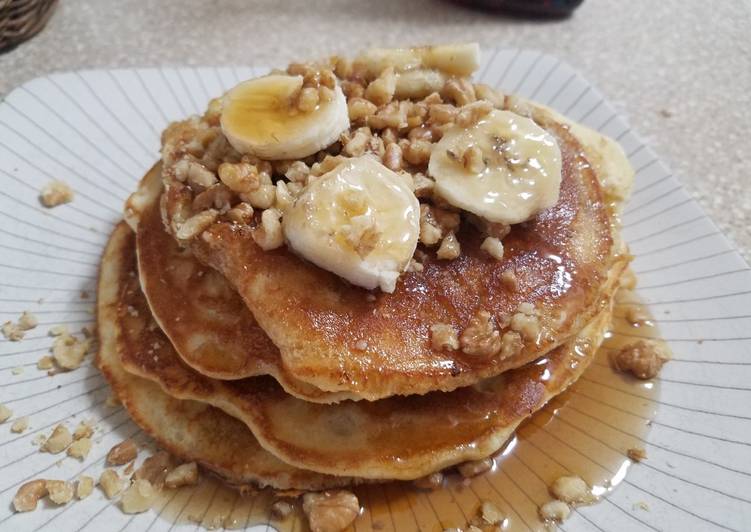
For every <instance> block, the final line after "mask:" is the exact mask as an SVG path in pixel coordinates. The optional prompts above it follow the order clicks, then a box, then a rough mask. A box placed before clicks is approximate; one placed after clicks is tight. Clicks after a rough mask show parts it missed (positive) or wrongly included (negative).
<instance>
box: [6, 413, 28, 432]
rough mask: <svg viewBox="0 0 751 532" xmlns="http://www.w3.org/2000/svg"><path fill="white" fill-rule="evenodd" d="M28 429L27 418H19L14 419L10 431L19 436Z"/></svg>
mask: <svg viewBox="0 0 751 532" xmlns="http://www.w3.org/2000/svg"><path fill="white" fill-rule="evenodd" d="M28 428H29V417H28V416H24V417H19V418H18V419H16V420H15V421H14V422H13V424H12V425H11V426H10V431H11V432H15V433H16V434H20V433H22V432H25V431H26V429H28Z"/></svg>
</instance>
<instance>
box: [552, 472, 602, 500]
mask: <svg viewBox="0 0 751 532" xmlns="http://www.w3.org/2000/svg"><path fill="white" fill-rule="evenodd" d="M550 493H551V494H552V495H553V496H554V497H555V498H557V499H558V500H560V501H563V502H565V503H566V504H591V503H593V502H595V501H596V500H597V497H596V496H595V495H594V494H593V493H592V490H591V488H590V487H589V486H588V485H587V483H586V482H584V480H583V479H582V478H581V477H574V476H564V477H559V478H557V479H556V480H555V482H553V484H552V485H551V486H550Z"/></svg>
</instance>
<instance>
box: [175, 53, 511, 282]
mask: <svg viewBox="0 0 751 532" xmlns="http://www.w3.org/2000/svg"><path fill="white" fill-rule="evenodd" d="M286 73H287V74H290V75H300V76H302V78H303V84H302V87H301V88H300V89H299V90H298V91H297V92H296V93H295V94H294V96H293V97H292V99H291V102H290V113H291V114H296V113H305V112H310V111H312V110H314V109H315V108H316V107H317V106H319V105H320V104H321V102H326V101H330V100H331V99H332V98H333V96H334V89H335V87H336V86H337V85H338V86H339V87H341V90H342V92H343V93H344V95H345V99H346V104H347V113H348V117H349V122H350V124H349V128H348V129H346V130H345V131H344V133H343V134H342V135H341V136H340V138H339V140H338V141H337V142H334V143H333V144H332V145H330V146H328V147H326V148H325V149H322V150H320V151H319V152H317V153H315V154H313V155H310V156H308V157H305V158H302V159H301V160H281V161H267V160H263V159H261V158H258V157H255V156H252V155H247V154H246V155H243V154H241V153H239V152H238V151H237V150H236V149H235V148H234V147H233V146H232V145H231V144H230V143H229V141H228V140H227V138H226V136H225V135H224V133H223V131H222V129H221V126H220V123H219V122H220V116H221V113H222V99H221V98H216V99H214V100H212V101H211V102H210V103H209V105H208V108H207V110H206V112H205V113H204V114H203V115H202V116H197V117H191V118H188V119H186V120H183V121H181V122H175V123H172V124H170V125H169V126H168V128H167V129H166V130H165V132H164V134H163V135H162V150H161V151H162V162H163V171H162V172H163V177H164V179H165V180H166V182H168V185H169V186H171V185H170V184H174V186H176V187H177V188H178V190H179V192H180V194H179V196H180V199H179V200H177V203H178V204H179V205H178V206H176V207H175V208H174V209H171V212H170V220H169V224H168V225H169V228H170V230H171V231H172V232H173V233H174V234H175V235H176V236H177V238H178V239H179V240H181V241H184V242H185V241H190V240H191V239H193V238H195V237H197V236H199V235H201V234H202V233H203V232H204V231H205V230H206V229H208V228H209V227H210V226H211V225H212V224H215V223H222V222H227V223H232V224H235V225H240V226H250V227H251V230H252V235H253V238H254V240H255V241H256V243H258V245H259V246H260V247H261V248H262V249H264V250H273V249H277V248H279V247H281V246H283V245H284V238H283V234H282V229H281V227H282V224H281V221H282V219H283V217H284V214H285V211H287V209H288V208H289V206H290V205H291V204H293V202H294V201H295V198H296V196H297V195H298V194H299V193H300V192H301V190H302V188H303V187H304V186H307V185H308V184H310V183H311V182H313V181H314V180H315V179H316V178H318V177H320V176H321V175H323V174H325V173H326V172H328V171H330V170H332V169H333V168H334V167H336V166H337V165H338V164H339V163H341V162H342V161H343V160H345V159H346V158H347V157H358V156H361V155H364V154H370V155H372V156H374V157H376V158H378V159H379V160H380V161H381V162H382V163H383V164H384V166H386V167H387V168H389V169H390V170H392V171H394V172H397V173H400V175H402V176H404V178H405V181H406V182H407V183H408V184H409V187H410V188H411V189H412V190H413V191H414V194H415V196H416V197H417V198H418V200H419V201H420V204H421V217H420V218H421V219H420V238H419V241H420V243H422V244H423V245H425V246H428V247H435V249H434V250H433V251H434V252H435V253H436V255H437V256H438V258H439V259H441V260H456V259H457V258H459V257H460V256H461V254H462V243H461V242H460V238H459V236H458V235H460V234H461V233H460V231H459V229H460V227H459V226H460V224H462V223H463V221H464V220H465V219H469V218H471V216H470V215H469V214H468V213H466V212H464V211H461V210H459V209H457V210H456V211H450V214H451V217H452V218H453V220H451V221H450V223H448V224H447V223H445V222H444V221H442V220H440V219H439V215H437V214H436V212H435V211H436V210H437V209H439V208H443V207H444V206H445V205H444V204H443V203H442V202H441V199H440V198H438V197H437V196H434V194H433V192H434V181H433V179H431V178H430V176H428V175H426V174H427V173H428V168H427V166H428V162H429V160H430V156H431V153H432V151H433V148H434V146H435V143H436V142H438V141H440V139H441V138H442V136H443V134H444V132H445V131H446V130H447V129H448V128H451V127H453V126H454V125H459V126H460V127H471V126H473V125H474V124H476V123H477V122H478V121H480V120H482V119H483V117H485V116H486V115H487V114H488V113H489V112H491V111H492V110H493V109H496V108H498V109H500V108H503V107H504V95H503V94H502V93H500V92H498V91H496V90H495V89H493V88H491V87H489V86H487V85H482V84H475V83H473V82H472V81H471V80H470V79H469V78H464V77H454V76H449V75H447V74H446V73H445V72H442V71H440V70H431V69H429V68H427V67H425V66H423V67H421V68H416V69H411V70H407V71H401V70H400V69H399V68H398V65H393V64H388V62H382V64H381V63H379V64H378V66H377V67H376V66H374V65H373V64H371V63H367V62H366V63H361V62H358V61H354V62H352V61H350V60H347V59H344V58H341V57H332V58H330V59H329V60H326V61H320V62H314V63H293V64H290V65H289V66H288V68H287V69H286ZM456 157H457V160H458V161H459V163H460V164H462V165H463V166H464V167H465V168H467V170H469V171H470V172H474V173H481V172H482V171H483V170H484V169H485V167H486V164H487V162H486V161H485V160H484V158H483V154H482V150H481V149H480V148H479V147H478V146H470V147H468V148H466V149H464V150H463V151H462V152H461V153H458V154H456ZM254 211H256V212H255V215H256V217H255V218H254ZM258 211H261V212H260V216H258V215H259V212H258ZM266 211H271V213H270V214H266ZM472 223H475V222H472ZM483 224H485V225H488V226H492V225H493V224H488V223H486V222H482V224H477V223H475V225H477V226H478V229H479V230H480V231H481V234H482V236H483V237H492V238H496V239H498V242H497V243H494V245H493V249H492V250H491V249H490V248H489V249H488V250H486V251H488V253H489V254H490V255H491V256H494V257H496V258H500V257H501V256H502V245H501V244H500V240H501V239H502V238H503V236H505V234H504V235H499V234H498V232H494V231H489V230H486V229H485V228H484V227H481V226H482V225H483ZM373 234H374V235H376V236H377V233H373ZM373 238H375V236H374V237H373ZM366 240H367V239H366ZM372 245H373V244H372V242H367V241H366V242H365V246H364V247H363V250H362V254H361V255H363V254H365V253H366V250H367V248H368V247H369V246H372ZM417 262H422V261H420V260H419V259H418V261H417ZM419 268H420V267H419V266H417V265H416V264H412V265H411V266H410V271H417V270H419Z"/></svg>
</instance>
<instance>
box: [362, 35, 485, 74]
mask: <svg viewBox="0 0 751 532" xmlns="http://www.w3.org/2000/svg"><path fill="white" fill-rule="evenodd" d="M355 63H356V64H359V65H362V66H364V67H365V69H366V71H367V73H368V75H369V76H371V77H377V76H378V75H379V74H380V73H381V72H382V71H383V69H384V68H386V67H390V66H391V67H394V70H395V71H396V72H408V71H410V70H415V69H419V68H427V69H434V70H438V71H441V72H443V73H445V74H449V75H452V76H469V75H471V74H472V73H473V72H474V71H475V70H477V69H478V68H479V67H480V45H479V44H477V43H463V44H443V45H438V46H419V47H416V48H373V49H371V50H368V51H366V52H364V53H362V54H360V55H359V56H358V57H357V58H356V59H355Z"/></svg>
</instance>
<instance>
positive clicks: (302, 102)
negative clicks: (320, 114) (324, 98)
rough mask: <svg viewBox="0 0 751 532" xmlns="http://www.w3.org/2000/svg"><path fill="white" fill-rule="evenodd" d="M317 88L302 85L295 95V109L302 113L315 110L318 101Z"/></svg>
mask: <svg viewBox="0 0 751 532" xmlns="http://www.w3.org/2000/svg"><path fill="white" fill-rule="evenodd" d="M320 99H321V98H320V95H319V93H318V89H316V88H313V87H303V88H302V90H301V91H300V94H299V95H298V96H297V109H298V110H300V111H302V112H303V113H309V112H311V111H315V109H316V107H318V104H319V102H320Z"/></svg>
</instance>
